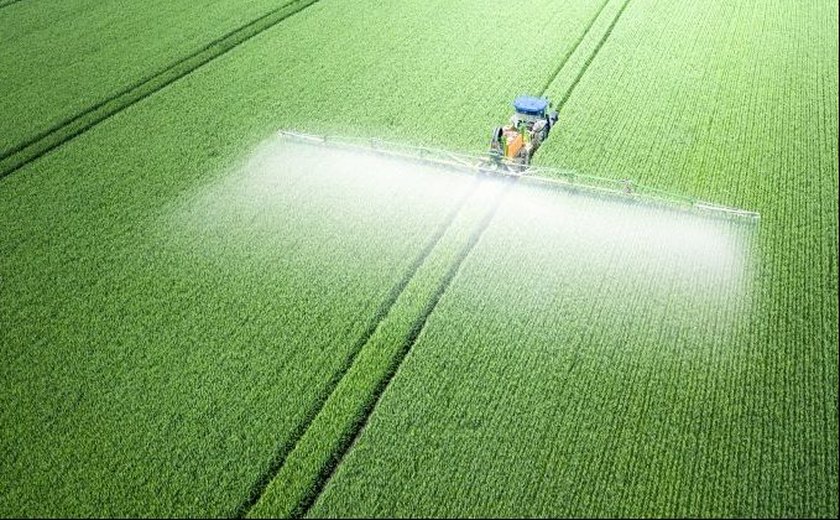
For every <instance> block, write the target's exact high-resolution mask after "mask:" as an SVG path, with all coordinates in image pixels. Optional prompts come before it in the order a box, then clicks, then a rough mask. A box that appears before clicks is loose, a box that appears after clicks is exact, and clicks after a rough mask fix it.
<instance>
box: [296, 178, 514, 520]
mask: <svg viewBox="0 0 840 520" xmlns="http://www.w3.org/2000/svg"><path fill="white" fill-rule="evenodd" d="M515 182H516V179H513V178H511V180H510V181H509V182H508V185H507V186H506V187H505V190H504V191H503V192H502V193H501V194H500V196H499V197H497V198H496V200H495V201H494V202H493V207H492V208H491V209H490V211H488V212H487V213H486V214H485V215H484V217H483V218H482V220H481V221H480V222H479V223H478V226H477V227H476V228H475V230H473V232H472V233H471V234H470V237H469V239H468V240H467V242H466V244H464V247H463V249H462V250H461V252H460V253H459V254H458V256H457V257H456V259H455V261H454V262H453V263H452V265H451V266H450V268H449V270H448V271H447V273H446V275H445V276H444V278H443V280H441V282H440V285H439V286H438V288H437V289H436V290H435V292H434V294H433V295H432V297H431V299H430V300H429V302H428V303H427V304H426V307H425V308H424V309H423V312H422V313H421V314H420V315H419V316H418V317H417V319H416V320H415V321H414V323H413V324H412V327H411V329H410V332H409V335H408V336H407V337H406V339H405V342H404V343H403V345H402V346H401V348H400V350H399V352H398V353H397V355H396V356H395V357H394V359H393V362H392V364H391V366H389V367H388V371H387V374H386V376H385V378H384V379H382V380H381V381H380V382H379V385H378V386H377V387H376V390H375V391H374V393H373V395H372V396H371V399H370V401H369V402H367V403H365V405H364V407H363V413H362V414H361V415H360V416H359V417H358V418H357V419H356V423H355V424H354V425H353V428H352V430H351V433H350V435H348V436H347V437H346V438H345V440H344V441H343V442H342V444H341V447H340V448H339V450H338V453H337V454H336V457H335V458H334V459H333V460H334V462H333V463H331V464H329V465H328V466H327V467H325V468H323V470H322V471H321V475H319V477H318V480H317V483H316V485H315V487H314V488H313V489H312V490H311V492H310V493H308V494H307V496H306V497H305V498H304V500H303V502H302V503H301V504H300V505H299V506H298V507H297V508H296V510H295V513H294V514H293V517H295V518H303V517H305V516H306V514H307V513H308V512H309V509H310V508H311V507H312V506H313V505H314V504H315V502H316V501H317V499H318V497H319V496H320V494H321V492H322V491H323V490H324V488H325V487H326V486H327V484H328V483H329V481H330V479H331V478H332V476H333V474H335V470H336V469H337V468H338V467H339V466H340V465H341V462H342V461H343V460H344V457H345V456H346V455H347V453H348V452H349V451H350V450H351V449H352V447H353V445H354V444H355V443H356V441H357V440H358V438H359V436H360V435H361V433H362V431H364V428H365V426H366V425H367V423H368V420H369V419H370V416H371V414H372V413H373V410H374V409H375V408H376V406H377V405H378V404H379V401H380V400H381V399H382V395H383V394H384V393H385V390H386V389H387V388H388V385H389V384H390V383H391V380H393V379H394V376H396V375H397V372H398V371H399V368H400V365H402V362H403V361H404V360H405V358H406V356H407V355H408V353H409V352H410V351H411V348H412V347H413V346H414V344H415V343H416V341H417V338H418V337H419V336H420V333H421V332H422V331H423V328H424V327H425V326H426V321H428V319H429V316H431V314H432V312H433V311H434V310H435V307H437V304H438V302H440V299H441V297H443V294H444V293H445V292H446V290H447V288H449V285H450V284H451V283H452V280H454V279H455V276H456V275H457V274H458V271H459V270H460V268H461V265H462V264H463V263H464V260H466V258H467V256H469V254H470V252H471V251H472V250H473V248H474V247H475V245H476V244H477V243H478V241H479V240H480V239H481V236H482V235H483V234H484V231H486V230H487V228H488V227H489V225H490V222H491V221H492V220H493V217H494V216H495V215H496V211H497V210H498V209H499V206H500V205H501V203H502V200H504V198H505V195H506V194H507V191H508V190H509V189H510V187H511V186H513V184H514V183H515Z"/></svg>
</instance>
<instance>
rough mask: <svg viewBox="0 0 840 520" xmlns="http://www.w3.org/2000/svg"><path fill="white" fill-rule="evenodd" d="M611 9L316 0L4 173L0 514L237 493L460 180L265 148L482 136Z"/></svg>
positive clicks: (214, 505) (332, 377)
mask: <svg viewBox="0 0 840 520" xmlns="http://www.w3.org/2000/svg"><path fill="white" fill-rule="evenodd" d="M596 8H597V6H596V5H590V4H588V3H584V2H581V3H571V4H565V5H564V6H563V7H561V8H558V7H557V6H556V5H555V4H554V3H553V2H549V1H544V2H536V3H534V4H533V5H532V9H533V12H534V13H535V16H536V19H537V20H538V22H537V24H536V26H535V30H536V31H538V32H539V34H540V35H541V38H538V39H537V41H536V43H534V44H533V46H532V52H529V53H523V52H522V49H521V46H518V45H509V46H508V45H500V44H499V34H511V35H513V34H518V33H517V31H518V30H519V28H520V27H521V26H520V23H519V21H518V20H517V19H516V18H515V17H510V16H509V15H508V13H506V12H502V11H500V10H491V11H488V10H486V9H485V8H484V3H483V2H478V1H475V2H464V3H460V4H458V5H454V6H453V5H450V3H449V2H444V1H436V2H423V3H418V2H402V3H392V2H383V3H380V4H377V5H375V6H369V7H367V8H360V7H359V5H358V3H356V2H338V1H330V0H323V1H321V2H318V3H317V4H315V5H313V6H312V7H309V8H307V9H306V10H303V11H300V12H299V13H298V14H296V15H294V16H293V17H291V18H289V19H287V20H286V21H284V22H283V23H281V24H278V25H277V26H275V27H273V28H271V29H269V30H266V31H265V32H263V33H261V34H259V35H257V36H255V37H254V38H252V39H250V40H249V41H248V42H247V43H245V44H243V45H241V46H239V47H237V48H235V49H233V50H232V51H230V52H228V53H226V54H225V55H223V56H221V57H219V58H217V59H216V60H214V61H212V62H211V63H209V64H207V65H205V66H203V67H200V68H199V69H197V70H195V71H194V72H192V73H190V74H188V75H186V76H184V77H183V78H181V79H180V80H178V81H176V82H174V83H172V84H170V85H168V86H167V87H166V88H164V89H162V90H160V91H159V92H156V93H153V94H152V95H150V96H148V97H145V98H143V99H141V100H139V101H138V102H136V103H134V104H132V105H131V106H130V107H129V108H127V109H125V110H122V111H119V112H116V113H115V114H114V115H112V116H111V117H109V118H107V119H105V120H104V121H103V122H101V123H99V124H98V125H96V126H94V127H92V128H90V129H89V130H87V131H85V132H83V133H81V134H80V135H78V136H77V137H75V138H74V139H73V140H71V141H69V142H66V143H64V144H63V145H62V146H60V147H58V148H56V149H55V150H53V151H52V152H50V153H48V154H46V155H44V156H43V157H41V158H39V159H38V160H36V161H33V162H31V163H29V164H28V165H26V166H25V167H23V168H21V169H19V170H17V171H16V172H15V173H13V174H12V175H9V176H7V177H5V178H4V179H3V180H2V181H0V277H2V284H3V286H2V289H3V290H2V291H0V330H2V333H3V338H2V340H3V345H4V348H3V350H2V363H0V365H2V368H0V377H2V379H3V381H4V390H3V391H2V392H0V422H2V424H3V425H4V428H3V430H2V437H0V449H2V451H3V453H8V454H10V455H9V456H8V457H3V458H2V461H0V489H2V493H0V514H4V515H18V514H28V515H136V514H144V515H155V514H158V515H159V514H173V515H214V516H222V515H231V514H234V513H235V512H237V511H241V506H242V504H243V503H247V502H248V501H249V500H251V498H252V497H253V494H254V492H255V489H257V488H258V487H259V485H260V484H261V483H263V482H265V481H266V479H269V478H270V476H271V472H272V471H273V470H274V468H275V466H276V464H277V462H278V461H279V460H281V459H282V458H283V456H284V452H285V451H286V450H288V449H290V448H291V446H292V445H293V444H294V443H295V442H296V437H297V436H298V435H300V433H301V429H302V428H303V427H304V426H305V425H306V424H307V422H308V421H310V420H312V417H313V415H314V414H317V412H318V409H319V403H323V402H324V400H325V399H326V398H327V397H328V394H329V393H330V391H331V389H332V387H333V386H332V385H333V383H334V382H335V381H336V380H337V379H340V377H341V375H342V373H343V371H344V370H347V368H348V363H350V362H351V361H352V359H353V349H354V347H355V346H356V345H357V344H358V342H359V341H360V339H364V336H365V333H366V331H367V330H369V329H370V328H371V326H375V323H376V322H375V321H372V319H375V318H376V317H377V313H378V312H379V311H381V309H382V302H383V301H387V300H388V298H389V295H390V294H392V293H393V292H394V288H395V287H398V285H399V283H400V281H401V280H404V279H405V277H406V273H407V270H408V269H409V268H410V267H411V265H412V263H413V262H414V259H415V258H416V257H417V255H418V254H419V251H420V250H422V249H423V247H424V244H425V241H426V239H427V238H429V237H433V236H434V234H435V233H436V232H437V231H438V229H439V225H440V224H441V223H442V222H443V221H444V220H445V218H444V217H445V215H446V214H447V212H448V211H449V210H450V209H451V208H452V205H453V204H454V203H455V201H456V200H458V197H459V193H460V191H459V188H458V183H457V182H456V181H454V180H453V181H444V182H433V181H430V180H429V179H430V177H429V176H428V175H412V174H411V172H403V173H404V175H401V176H400V177H399V179H400V180H398V181H397V180H395V177H394V175H395V174H396V172H395V171H394V170H396V169H397V168H388V167H385V168H384V170H383V167H382V166H381V165H376V164H370V163H368V164H365V163H364V162H362V163H361V164H356V163H355V162H353V161H351V163H350V164H351V165H353V164H355V166H353V167H352V168H350V170H349V171H343V170H342V168H343V166H341V165H342V164H344V163H343V161H338V162H337V163H336V162H335V161H334V162H332V163H330V162H329V161H328V160H327V158H326V157H325V158H324V160H325V161H327V162H325V163H324V164H322V165H320V166H318V164H317V163H311V162H307V161H308V160H309V159H307V157H302V156H301V155H300V154H292V155H289V154H288V152H287V151H284V150H283V149H282V147H279V148H278V147H273V146H271V145H269V146H268V148H267V149H265V150H263V151H261V152H259V153H257V155H256V159H254V160H249V159H248V156H249V154H250V153H251V150H252V149H254V147H255V146H257V144H258V143H260V142H262V141H264V140H265V139H266V136H270V135H272V133H273V132H274V130H276V129H277V128H280V127H295V128H302V129H309V130H315V131H317V130H323V131H327V130H330V129H332V130H337V131H341V132H342V133H356V134H362V135H378V136H397V137H400V136H401V137H403V138H408V139H409V140H413V141H415V142H420V141H422V142H430V143H436V144H439V145H440V144H443V145H451V146H452V147H454V148H462V147H465V148H469V147H470V146H472V147H474V148H476V149H477V148H479V143H482V144H481V146H483V143H484V142H485V140H486V139H485V134H486V133H487V132H488V131H489V129H490V128H491V127H492V126H493V125H495V124H496V122H497V121H503V120H504V119H505V118H506V117H507V116H508V114H509V102H510V99H511V98H512V97H513V96H514V95H515V94H518V93H520V92H521V91H522V90H527V89H528V88H530V86H531V85H538V84H542V83H544V82H545V81H546V76H545V75H544V74H543V75H540V74H537V73H535V71H548V70H550V69H551V65H552V62H553V61H554V60H555V59H557V57H558V56H562V55H564V54H566V53H568V48H569V47H570V46H571V45H572V43H573V42H574V40H575V39H576V38H577V37H578V36H579V35H578V34H577V33H576V32H575V31H576V30H578V29H579V30H583V27H584V26H585V23H586V22H587V21H588V20H589V19H590V18H591V16H592V15H593V13H594V12H595V10H596ZM371 27H376V28H377V30H376V31H375V32H371V31H370V28H371ZM464 27H470V28H471V30H470V31H463V28H464ZM559 29H562V30H559ZM362 35H364V37H362ZM454 35H457V37H455V36H454ZM488 49H492V50H491V51H488ZM476 70H482V71H484V72H483V75H482V77H481V78H480V80H476V73H475V71H476ZM429 107H433V109H432V110H430V108H429ZM488 114H490V115H489V116H488ZM318 156H319V155H316V156H315V157H316V158H317V157H318ZM254 161H256V162H254ZM296 164H298V166H297V168H298V169H295V165H296ZM307 164H308V170H307V171H315V172H316V173H317V172H319V171H320V174H311V175H304V174H303V172H304V165H307ZM319 168H321V169H323V171H321V170H319ZM403 169H404V168H402V167H401V168H399V170H403ZM336 170H337V171H336ZM273 171H283V172H285V173H284V174H283V175H281V176H279V177H276V175H275V176H273V175H272V172H273ZM362 172H369V173H370V174H369V175H368V174H366V173H362ZM22 439H25V441H22Z"/></svg>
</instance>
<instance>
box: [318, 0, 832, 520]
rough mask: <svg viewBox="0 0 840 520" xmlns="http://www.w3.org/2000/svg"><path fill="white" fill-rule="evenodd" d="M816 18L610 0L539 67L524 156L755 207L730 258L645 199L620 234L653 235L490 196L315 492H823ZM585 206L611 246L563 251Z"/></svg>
mask: <svg viewBox="0 0 840 520" xmlns="http://www.w3.org/2000/svg"><path fill="white" fill-rule="evenodd" d="M836 26H837V7H836V6H829V5H825V6H822V7H821V8H820V9H816V8H814V6H803V5H801V4H799V3H797V2H787V1H781V0H780V1H777V2H774V3H773V5H772V6H770V7H766V6H762V7H756V6H752V5H747V4H731V3H726V2H715V1H697V2H673V1H645V0H633V1H632V2H630V3H629V4H628V6H627V8H626V10H625V11H624V12H623V14H622V15H621V18H620V20H619V22H618V23H616V24H615V26H614V27H613V29H612V32H611V33H610V34H609V37H608V38H606V39H605V40H604V43H603V45H602V47H601V48H600V50H599V51H598V52H597V54H596V57H595V59H594V60H592V61H591V63H589V64H588V68H587V69H586V72H585V73H583V74H580V69H579V68H578V69H577V70H576V69H575V67H574V66H573V64H574V63H576V62H577V63H586V61H585V59H581V58H577V59H576V58H574V57H573V58H572V59H570V60H569V62H568V65H567V66H564V67H563V69H562V71H561V73H560V74H558V77H557V79H556V81H555V84H554V85H552V87H550V88H549V89H548V94H549V95H550V96H551V97H552V98H554V99H563V97H564V96H565V95H566V94H568V93H569V92H571V94H570V95H568V99H567V101H566V103H564V104H563V105H562V109H561V112H560V121H561V125H559V126H558V127H557V128H556V129H555V130H554V131H553V132H552V135H551V138H550V139H549V141H548V142H547V143H546V145H545V146H544V148H543V149H541V150H540V152H539V155H538V162H539V163H540V164H546V165H552V166H559V167H564V168H574V169H577V170H579V171H581V172H583V173H589V174H594V175H601V176H607V177H613V178H616V179H622V178H631V179H634V180H636V181H638V182H640V183H643V184H645V185H649V186H653V187H656V188H660V189H665V190H668V191H671V192H675V193H682V194H684V195H686V196H692V197H698V198H702V199H707V200H711V201H717V202H720V203H724V204H730V205H734V206H739V207H744V208H747V209H753V210H757V211H759V212H760V213H761V215H762V219H761V223H760V224H759V225H758V227H756V228H754V229H753V230H752V231H749V232H747V234H746V235H743V234H742V232H741V231H738V230H737V229H729V230H727V231H725V234H727V235H728V234H729V233H732V235H731V237H732V240H733V241H732V242H729V243H730V244H734V247H735V248H736V250H737V251H738V254H737V255H734V256H731V257H729V256H727V255H723V252H724V251H725V250H726V249H716V248H714V247H705V246H702V245H701V244H702V241H703V239H701V238H700V236H699V235H694V234H693V232H691V231H684V232H678V233H676V234H677V235H679V236H680V238H679V239H677V238H675V240H673V241H670V240H667V239H666V237H667V236H668V232H667V230H666V229H665V228H661V227H659V226H662V225H663V223H664V220H666V219H667V217H664V216H663V217H661V219H660V218H656V219H652V220H651V221H650V222H648V223H647V224H643V223H641V222H639V223H637V224H636V225H638V226H639V229H638V230H636V231H634V232H633V233H638V235H639V236H644V235H645V234H646V233H651V236H652V237H656V240H662V241H663V242H662V243H661V244H656V243H654V242H655V241H656V240H654V239H652V240H651V241H650V242H648V243H645V242H644V241H642V242H639V241H638V240H637V238H638V237H636V238H630V236H633V233H630V232H628V233H629V236H625V235H624V234H623V233H624V230H623V228H622V227H621V226H620V225H618V224H617V223H616V224H613V225H612V226H611V227H610V226H609V225H608V223H609V222H612V221H613V219H616V218H618V216H617V215H619V213H618V212H611V211H609V210H607V211H603V212H601V213H602V214H601V215H600V216H591V217H590V218H586V219H581V221H580V222H577V223H567V224H563V222H568V220H569V219H568V217H569V216H568V215H564V216H561V215H560V213H561V211H562V208H563V207H564V206H567V205H568V204H569V203H567V202H563V201H558V202H556V203H553V204H556V206H557V209H556V213H555V214H552V215H550V216H549V215H546V216H545V217H544V218H533V219H529V218H528V217H527V216H528V215H530V214H531V213H532V212H533V211H534V209H533V207H531V204H523V207H522V208H520V209H521V211H522V214H523V215H525V217H523V216H522V215H520V214H519V213H517V212H515V211H508V212H507V213H503V216H502V215H500V218H499V219H497V222H498V223H502V222H506V221H507V220H510V221H511V222H514V221H516V222H519V224H517V225H514V224H510V225H509V227H510V228H512V229H508V230H507V231H505V229H504V226H502V225H499V226H494V227H491V228H490V229H489V230H488V232H487V234H486V235H485V239H484V241H483V243H482V244H480V246H479V247H478V248H477V249H476V251H475V254H474V255H472V256H471V261H469V262H467V263H466V264H465V266H464V270H463V271H462V274H461V275H460V276H459V278H458V279H456V280H455V282H454V283H453V286H452V288H451V290H450V292H449V293H448V294H447V295H446V296H445V297H444V298H443V300H442V303H441V305H440V306H439V307H438V309H437V311H436V313H434V314H433V315H432V317H431V318H430V320H429V324H428V326H427V328H426V330H425V331H424V334H423V335H422V336H421V338H420V340H419V341H418V343H417V345H416V347H415V348H414V349H413V350H412V353H411V355H410V356H409V357H408V358H407V359H406V362H405V363H404V366H403V370H402V371H401V373H400V374H399V375H398V377H397V378H395V380H394V381H393V382H392V385H391V387H390V389H389V391H388V392H386V394H385V395H384V397H383V399H382V402H381V404H380V406H379V407H378V408H377V410H376V411H375V412H374V414H373V415H372V417H371V420H370V422H369V425H368V428H367V429H366V430H365V432H364V433H363V435H362V436H361V437H360V439H359V441H358V442H357V444H356V447H355V449H354V450H353V451H351V452H350V453H349V454H348V456H347V457H346V459H345V463H344V464H343V465H342V467H340V468H339V470H338V471H337V472H336V475H335V477H334V478H333V479H332V481H331V483H330V485H329V486H327V488H326V489H325V491H324V493H323V494H322V496H321V499H319V501H318V502H316V504H315V507H314V508H313V509H312V511H311V512H312V515H313V516H347V515H350V516H353V515H359V514H366V515H370V514H373V515H375V516H383V517H384V516H392V515H396V516H404V515H421V516H435V515H443V516H448V515H454V514H458V515H469V516H485V515H489V516H508V515H517V516H522V515H525V516H530V515H534V516H567V515H570V516H592V515H594V516H621V515H630V516H686V515H687V516H765V515H768V516H821V517H827V516H834V515H836V513H837V498H836V488H837V457H836V453H837V448H838V446H837V422H838V421H837V343H838V341H837V325H836V323H837V319H836V318H837V300H836V293H837V265H836V257H837V253H836V251H837V202H836V200H837V158H836V151H837V140H836V135H837V106H836V104H834V103H833V102H829V101H828V100H829V99H832V100H833V99H834V98H835V97H836V93H837V59H836V58H837V45H836ZM593 34H594V33H593ZM593 38H594V36H593ZM595 48H597V44H596V47H595ZM733 49H737V52H736V51H733ZM826 49H830V51H831V52H828V53H827V52H826ZM575 54H576V55H578V56H581V55H585V53H575ZM578 76H579V77H578ZM570 85H572V86H573V87H574V88H572V89H571V90H570V88H569V86H570ZM547 204H552V203H547ZM592 211H593V212H595V209H593V210H592ZM564 217H566V218H564ZM523 220H524V221H526V222H530V223H532V225H533V229H529V228H528V227H526V226H525V224H524V223H521V222H522V221H523ZM517 226H519V227H517ZM565 226H573V227H574V229H575V230H576V233H577V234H574V235H572V236H566V235H564V234H562V233H561V232H560V231H559V230H561V229H563V228H564V227H565ZM601 226H608V227H610V230H611V231H610V232H609V234H608V235H607V236H609V237H610V238H609V239H605V240H606V244H603V245H602V247H604V248H607V247H608V244H614V245H615V244H617V245H615V247H617V249H616V250H615V252H614V255H610V254H605V255H604V257H603V258H602V257H600V256H598V258H599V260H602V262H597V263H593V264H591V265H590V264H585V266H586V267H585V268H582V267H577V264H578V263H585V262H586V259H587V258H589V257H588V256H587V255H584V254H583V253H584V252H590V251H591V250H595V249H597V247H600V246H599V245H597V244H590V245H589V246H587V247H586V248H584V249H582V250H581V249H580V248H581V247H582V246H581V245H580V244H579V243H576V242H575V241H574V240H573V238H578V236H579V235H580V236H588V235H592V236H593V237H600V236H601V235H600V234H599V230H601V229H602V228H601ZM648 226H649V227H648ZM578 234H579V235H578ZM555 235H556V236H555ZM592 240H593V241H595V240H597V239H596V238H593V239H592ZM625 241H626V242H625ZM537 244H538V245H537ZM590 247H591V248H592V249H591V250H590V249H589V248H590ZM685 247H698V248H700V249H698V250H696V251H693V252H691V253H690V254H685V255H684V256H682V257H680V255H678V254H676V253H675V251H674V250H675V249H676V250H679V249H680V248H685ZM547 250H548V251H547ZM566 250H571V251H578V252H579V253H581V254H579V255H577V256H574V255H573V256H571V257H569V256H566V254H568V253H567V251H566ZM701 250H703V251H704V252H705V254H700V251H701ZM511 251H516V258H515V259H513V258H510V257H511V256H513V254H512V253H511ZM549 251H550V252H551V253H550V252H549ZM552 253H553V254H552ZM718 254H720V255H723V256H720V258H719V259H718V260H720V261H721V262H722V263H719V262H718V261H715V262H710V257H709V256H705V255H718ZM638 255H642V257H643V258H647V259H648V261H649V262H650V263H649V264H644V266H643V267H644V269H643V270H641V271H639V272H638V273H637V271H636V269H637V265H636V264H634V263H633V259H634V258H637V257H638ZM671 255H673V256H671ZM545 256H550V259H551V260H550V261H545V260H542V261H541V260H540V259H541V258H544V257H545ZM727 258H729V259H728V260H727ZM609 259H611V260H612V262H613V263H611V262H610V261H609ZM704 262H710V263H708V264H707V266H706V267H705V268H704V267H703V263H704ZM742 262H743V263H742ZM479 266H481V267H479ZM586 269H589V271H588V272H587V270H586ZM735 273H737V274H738V275H737V276H736V278H738V279H739V280H740V281H739V282H738V283H735V282H734V279H733V278H730V277H731V276H734V275H735ZM590 280H591V281H590ZM595 280H601V281H602V282H603V281H604V280H606V281H607V282H608V283H606V284H604V285H598V284H595V283H594V281H595ZM741 283H743V284H744V285H740V284H741ZM590 284H594V285H590ZM700 286H702V289H701V288H700ZM584 288H588V289H589V290H585V289H584ZM577 291H581V292H582V293H583V294H582V295H578V296H576V293H577ZM546 294H548V295H551V297H547V296H546ZM556 295H562V296H559V297H558V296H556ZM558 298H559V299H558ZM625 320H626V321H625ZM461 323H470V324H471V326H470V328H469V330H468V331H464V330H462V329H463V328H462V326H461V325H460V324H461ZM497 323H504V324H505V326H504V327H503V326H499V325H496V324H497ZM520 323H521V324H522V325H520V327H519V328H517V327H515V326H514V324H520ZM622 324H623V325H624V326H623V327H622V326H621V325H622ZM583 338H585V339H583ZM569 349H572V350H573V351H574V350H577V351H580V352H581V353H582V354H581V355H579V357H577V358H572V359H571V360H570V359H569V356H570V354H568V350H569ZM549 352H550V353H551V354H550V355H549V354H547V353H549ZM569 367H572V368H571V369H570V368H569ZM557 374H564V377H562V378H560V377H559V376H558V375H557ZM430 386H431V388H430ZM441 403H446V404H445V405H443V404H441ZM432 425H433V426H432Z"/></svg>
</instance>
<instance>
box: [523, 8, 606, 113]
mask: <svg viewBox="0 0 840 520" xmlns="http://www.w3.org/2000/svg"><path fill="white" fill-rule="evenodd" d="M609 3H610V0H604V3H603V4H601V7H599V8H598V10H597V11H596V12H595V16H593V17H592V19H591V20H589V24H587V26H586V29H584V31H583V32H582V33H581V34H580V37H578V39H577V41H576V42H575V44H574V45H572V48H571V49H570V50H569V52H567V53H566V56H565V57H564V58H563V59H562V60H560V63H559V64H558V65H557V67H556V68H555V69H554V72H552V74H551V75H550V76H549V77H548V81H546V82H545V85H543V87H542V89H540V92H539V96H540V97H542V96H545V92H546V91H547V90H548V88H549V87H550V86H551V84H552V83H554V80H555V79H556V78H557V76H559V75H560V71H562V70H563V67H565V66H566V63H568V62H569V60H570V59H571V57H572V56H573V55H574V54H575V52H576V51H577V50H578V47H580V44H581V43H583V40H584V39H586V35H587V34H589V31H591V30H592V26H593V25H595V22H596V21H598V18H600V17H601V13H602V12H603V11H604V8H605V7H607V4H609Z"/></svg>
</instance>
